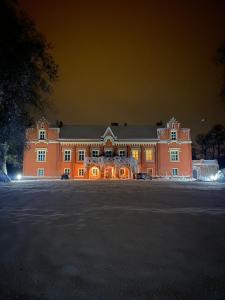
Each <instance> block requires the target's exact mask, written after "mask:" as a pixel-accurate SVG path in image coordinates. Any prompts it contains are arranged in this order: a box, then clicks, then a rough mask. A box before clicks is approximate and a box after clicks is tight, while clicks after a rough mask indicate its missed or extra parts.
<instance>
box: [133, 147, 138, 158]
mask: <svg viewBox="0 0 225 300" xmlns="http://www.w3.org/2000/svg"><path fill="white" fill-rule="evenodd" d="M132 157H133V158H134V159H136V160H138V158H139V151H138V150H137V149H133V150H132Z"/></svg>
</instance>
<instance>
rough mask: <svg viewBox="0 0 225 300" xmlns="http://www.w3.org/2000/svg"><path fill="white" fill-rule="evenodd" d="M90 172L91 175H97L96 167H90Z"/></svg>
mask: <svg viewBox="0 0 225 300" xmlns="http://www.w3.org/2000/svg"><path fill="white" fill-rule="evenodd" d="M91 172H92V175H93V176H98V168H96V167H93V168H92V169H91Z"/></svg>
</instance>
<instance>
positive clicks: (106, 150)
mask: <svg viewBox="0 0 225 300" xmlns="http://www.w3.org/2000/svg"><path fill="white" fill-rule="evenodd" d="M109 152H110V153H111V155H110V156H108V155H106V153H109ZM104 156H105V157H107V158H110V157H113V149H105V150H104Z"/></svg>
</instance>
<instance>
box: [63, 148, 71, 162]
mask: <svg viewBox="0 0 225 300" xmlns="http://www.w3.org/2000/svg"><path fill="white" fill-rule="evenodd" d="M64 161H71V150H64Z"/></svg>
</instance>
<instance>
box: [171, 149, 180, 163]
mask: <svg viewBox="0 0 225 300" xmlns="http://www.w3.org/2000/svg"><path fill="white" fill-rule="evenodd" d="M172 151H177V154H178V159H177V160H172V159H171V152H172ZM169 155H170V162H175V163H176V162H180V149H169Z"/></svg>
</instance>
